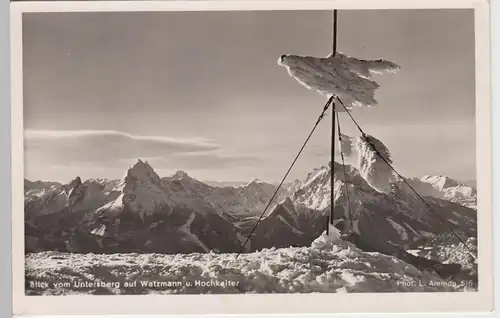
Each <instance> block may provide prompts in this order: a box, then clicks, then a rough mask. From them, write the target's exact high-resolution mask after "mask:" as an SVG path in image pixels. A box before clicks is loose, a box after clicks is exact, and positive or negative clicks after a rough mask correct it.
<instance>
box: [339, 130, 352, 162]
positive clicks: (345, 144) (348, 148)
mask: <svg viewBox="0 0 500 318" xmlns="http://www.w3.org/2000/svg"><path fill="white" fill-rule="evenodd" d="M339 146H340V151H342V153H343V154H344V156H346V157H349V156H350V155H351V154H352V137H350V136H347V135H344V134H340V140H339Z"/></svg>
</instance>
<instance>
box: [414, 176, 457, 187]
mask: <svg viewBox="0 0 500 318" xmlns="http://www.w3.org/2000/svg"><path fill="white" fill-rule="evenodd" d="M420 180H422V181H423V182H427V183H431V184H433V185H435V186H436V187H438V188H439V189H442V190H443V189H446V188H451V187H456V186H458V185H460V183H459V182H458V181H456V180H453V179H451V178H450V177H447V176H428V175H426V176H423V177H422V178H420Z"/></svg>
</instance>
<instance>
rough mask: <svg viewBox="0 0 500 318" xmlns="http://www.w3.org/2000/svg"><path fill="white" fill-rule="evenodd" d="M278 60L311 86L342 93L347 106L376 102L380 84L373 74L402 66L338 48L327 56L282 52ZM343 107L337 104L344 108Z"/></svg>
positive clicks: (304, 83) (342, 98) (337, 93)
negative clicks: (349, 54)
mask: <svg viewBox="0 0 500 318" xmlns="http://www.w3.org/2000/svg"><path fill="white" fill-rule="evenodd" d="M278 64H279V65H281V66H284V67H286V68H287V69H288V73H289V74H290V76H292V77H293V78H295V79H296V80H297V81H298V82H299V83H301V84H302V85H304V86H305V87H307V88H308V89H315V90H317V91H318V92H320V93H321V94H324V95H328V96H331V95H335V96H337V97H339V98H340V99H341V100H342V102H343V103H344V105H345V106H346V107H347V108H352V107H371V106H375V105H377V101H376V100H375V97H374V96H375V90H376V89H377V88H378V87H379V85H378V84H377V83H376V82H374V81H372V80H371V79H370V78H371V75H373V74H383V73H387V72H389V73H395V72H397V71H398V70H399V68H400V67H399V66H398V65H396V64H394V63H392V62H389V61H385V60H360V59H357V58H354V57H349V56H346V55H344V54H342V53H339V52H337V53H336V54H330V55H329V56H327V57H324V58H318V57H312V56H299V55H292V54H289V55H282V56H281V57H280V58H279V60H278ZM342 110H343V107H336V111H342Z"/></svg>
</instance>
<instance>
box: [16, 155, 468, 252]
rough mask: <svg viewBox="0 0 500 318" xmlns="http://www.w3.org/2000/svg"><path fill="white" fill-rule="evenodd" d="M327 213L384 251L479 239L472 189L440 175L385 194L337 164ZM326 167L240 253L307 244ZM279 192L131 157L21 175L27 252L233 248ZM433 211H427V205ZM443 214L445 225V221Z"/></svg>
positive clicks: (276, 207) (285, 193)
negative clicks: (92, 172)
mask: <svg viewBox="0 0 500 318" xmlns="http://www.w3.org/2000/svg"><path fill="white" fill-rule="evenodd" d="M334 165H335V167H334V171H335V175H334V180H335V184H334V202H333V204H334V212H335V219H337V220H338V221H339V222H340V223H339V224H341V223H346V222H351V223H352V224H353V228H354V230H355V231H356V232H357V233H358V234H359V235H360V237H361V239H362V240H363V241H365V242H370V245H371V246H373V247H375V248H376V250H378V251H382V252H384V251H387V252H388V253H391V249H393V248H394V246H403V247H410V246H412V245H414V244H417V243H418V242H421V241H422V240H423V239H425V238H431V237H434V236H435V235H437V234H440V233H443V232H445V231H448V230H449V229H450V228H454V229H455V231H456V232H459V233H461V235H463V236H464V237H467V238H468V237H474V236H476V226H477V224H476V223H477V216H476V208H475V206H476V198H477V193H476V189H475V188H474V187H472V186H469V185H465V184H461V183H460V182H457V181H455V180H452V179H450V178H448V177H445V176H424V177H421V178H409V179H407V180H406V181H407V182H408V183H409V184H410V185H411V187H412V188H413V189H415V190H417V192H418V193H419V194H420V195H421V196H423V198H424V200H425V201H426V203H427V204H424V203H423V202H422V201H421V199H420V197H419V196H417V195H416V194H415V193H414V192H413V191H412V189H411V188H410V187H408V185H407V184H406V183H403V182H401V181H400V182H397V183H394V184H392V185H391V188H392V191H391V192H390V193H389V194H382V193H379V192H377V191H376V190H375V189H373V188H372V187H370V185H369V184H368V183H367V182H366V181H365V180H364V179H363V178H362V177H361V176H360V174H359V171H358V170H357V169H356V168H354V167H352V166H345V171H346V173H345V174H344V167H342V165H340V164H339V163H337V162H334ZM330 173H331V167H330V165H328V166H323V167H319V168H317V169H314V170H313V171H312V172H310V173H309V174H308V175H307V176H306V177H305V178H304V180H302V181H295V182H292V183H289V184H287V185H286V187H284V188H283V189H281V190H280V191H279V192H278V194H277V196H276V198H275V199H274V200H273V203H272V204H271V205H270V207H269V209H268V212H267V213H266V215H265V216H264V218H263V219H262V220H261V222H260V223H259V226H258V227H257V228H256V229H255V232H254V233H253V234H252V236H251V239H250V241H249V244H247V245H246V251H248V252H250V251H256V250H261V249H264V248H270V247H276V248H278V247H289V246H309V245H310V244H311V243H312V241H314V239H315V238H317V237H318V236H319V235H320V234H321V233H322V232H323V230H324V228H325V226H326V222H327V217H328V215H329V214H330V204H331V203H330ZM275 190H276V185H273V184H269V183H266V182H263V181H260V180H257V179H255V180H252V181H250V182H248V183H247V184H242V185H222V183H218V184H217V185H216V186H214V185H209V184H207V183H205V182H201V181H198V180H196V179H194V178H192V177H191V176H189V175H188V174H187V173H186V172H183V171H178V172H176V173H175V174H174V175H172V176H169V177H163V178H161V177H160V176H159V175H158V174H157V173H156V172H155V171H154V169H153V168H152V167H151V166H150V165H149V164H148V163H147V162H146V161H142V160H138V161H137V163H135V164H134V165H133V166H131V167H130V168H129V169H128V170H127V171H126V173H125V174H124V176H123V177H122V178H121V179H119V180H107V179H89V180H86V181H82V180H81V179H80V178H79V177H76V178H75V179H73V180H72V181H70V182H69V183H67V184H60V183H57V182H42V181H36V182H31V181H29V180H25V184H24V191H25V199H24V200H25V202H24V206H25V233H26V236H25V237H26V241H25V242H26V244H25V247H26V252H27V253H29V252H39V251H44V250H56V251H65V252H81V253H127V252H140V253H167V254H173V253H194V252H210V251H214V252H219V253H234V252H238V251H239V250H240V249H241V246H242V245H243V242H244V241H245V240H246V238H247V236H248V235H250V233H251V230H252V228H253V227H254V225H255V222H257V219H258V218H259V216H260V214H261V213H262V212H263V210H264V208H265V207H266V205H267V204H268V203H269V200H270V198H271V197H272V195H273V194H274V192H275ZM429 207H430V208H429ZM443 220H444V221H445V222H444V223H443Z"/></svg>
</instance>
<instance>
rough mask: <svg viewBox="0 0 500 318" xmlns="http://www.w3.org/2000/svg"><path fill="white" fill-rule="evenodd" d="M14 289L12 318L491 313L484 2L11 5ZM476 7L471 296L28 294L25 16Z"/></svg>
mask: <svg viewBox="0 0 500 318" xmlns="http://www.w3.org/2000/svg"><path fill="white" fill-rule="evenodd" d="M10 6H11V21H10V26H11V162H12V251H13V255H12V269H13V278H12V288H13V306H14V308H13V309H14V315H56V314H67V315H68V314H78V315H88V314H99V315H109V314H112V315H118V314H126V315H144V314H285V313H289V314H298V313H380V312H392V313H396V312H413V313H415V312H486V311H491V310H493V254H492V253H493V231H492V226H493V222H492V220H493V218H492V216H493V213H492V212H493V210H492V153H491V146H492V142H491V140H492V136H491V103H490V92H491V88H490V37H489V35H490V30H489V27H490V24H489V20H490V18H489V3H488V1H487V0H434V1H432V0H425V1H422V0H337V1H312V0H311V1H240V0H234V1H228V0H225V1H224V0H222V1H75V2H73V1H52V2H38V1H37V2H12V3H11V5H10ZM433 8H434V9H444V8H449V9H452V8H470V9H474V12H475V14H474V18H475V61H476V65H475V66H476V81H475V83H476V149H477V150H476V167H477V168H476V169H477V170H476V171H477V190H478V245H479V247H478V258H479V259H480V261H479V264H478V267H479V268H478V271H479V290H478V291H477V292H467V293H460V292H458V293H370V294H368V293H366V294H365V293H350V294H242V295H171V296H165V295H120V296H94V295H91V296H26V295H25V281H24V273H25V266H24V263H25V255H24V231H23V229H24V205H23V202H24V200H23V196H24V195H23V189H24V186H23V180H24V171H23V170H24V156H23V150H24V149H23V139H24V138H23V134H24V130H23V97H22V95H23V92H22V88H23V78H22V14H23V12H82V11H108V12H112V11H226V10H227V11H243V10H332V9H339V10H347V9H349V10H354V9H363V10H366V9H373V10H376V9H433Z"/></svg>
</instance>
